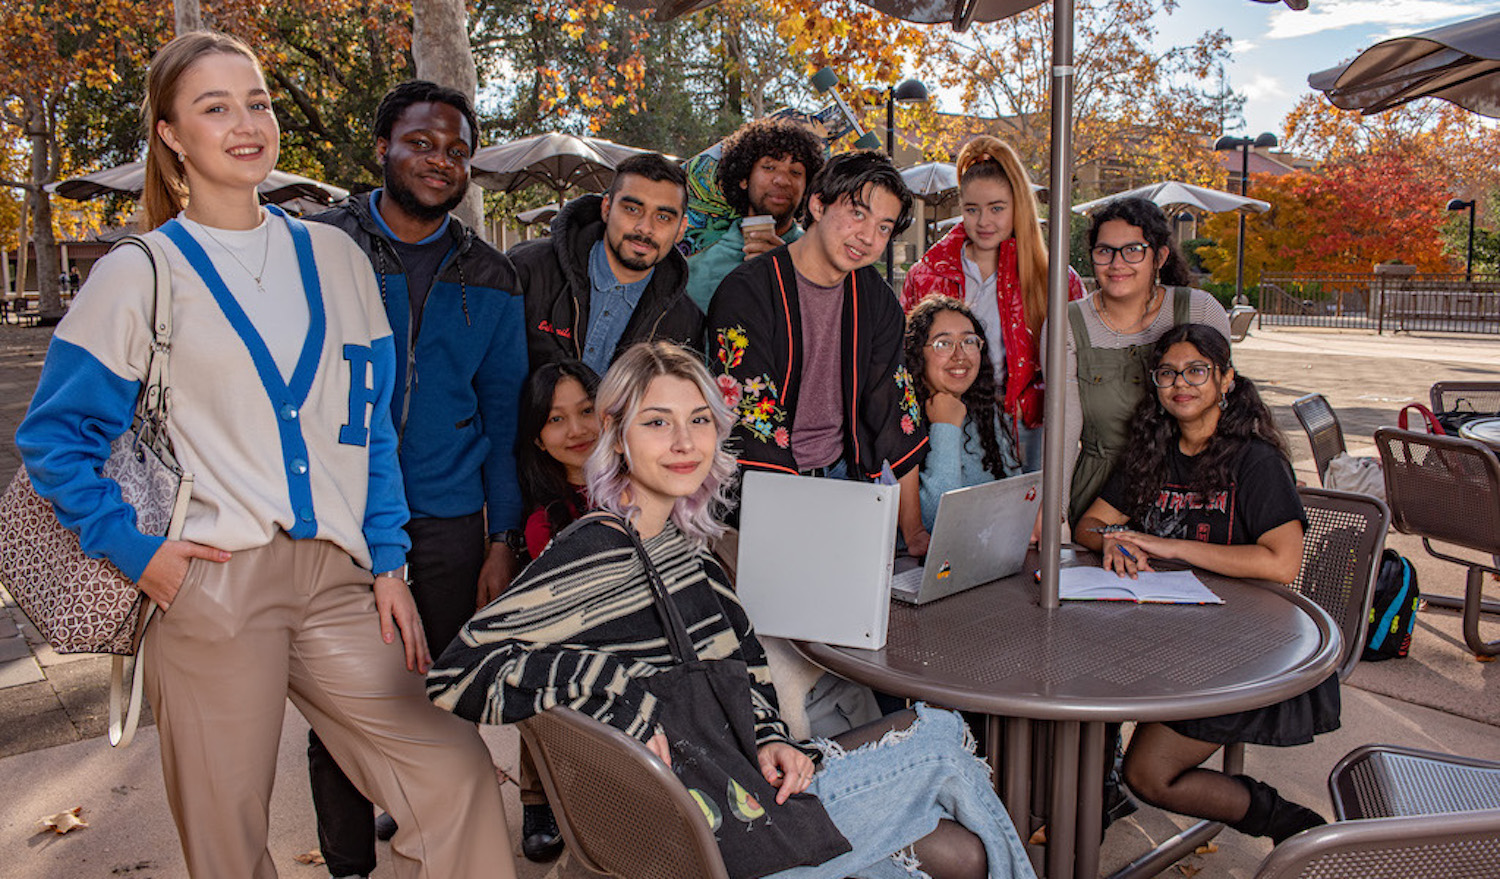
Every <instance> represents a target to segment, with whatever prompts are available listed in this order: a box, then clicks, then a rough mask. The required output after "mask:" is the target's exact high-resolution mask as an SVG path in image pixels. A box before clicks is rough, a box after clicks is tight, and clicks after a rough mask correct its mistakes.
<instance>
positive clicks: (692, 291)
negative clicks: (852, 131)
mask: <svg viewBox="0 0 1500 879" xmlns="http://www.w3.org/2000/svg"><path fill="white" fill-rule="evenodd" d="M822 167H823V142H822V140H820V139H819V138H818V136H817V135H815V134H813V133H812V132H811V131H808V130H807V129H806V128H804V127H802V126H801V125H799V124H797V123H796V122H793V121H791V120H789V119H757V120H755V121H753V122H747V123H745V124H744V125H742V126H740V128H739V130H738V131H736V132H735V133H734V134H731V135H729V136H728V137H726V138H725V139H724V143H723V146H722V147H720V154H719V171H718V174H719V188H720V189H721V190H722V191H723V193H724V200H725V201H727V202H729V206H730V207H732V208H734V210H735V213H738V214H739V215H740V219H738V220H735V221H734V222H733V223H732V224H731V225H730V226H729V228H728V229H726V230H725V231H724V234H723V235H722V236H721V237H720V238H719V239H718V240H717V241H715V242H714V243H713V244H710V245H709V246H708V247H706V248H704V249H703V250H700V251H698V252H697V253H695V254H693V255H692V256H691V257H689V258H688V270H689V274H688V295H689V296H691V297H692V298H693V301H694V302H696V303H697V304H698V307H699V308H701V309H703V311H704V312H705V313H707V311H708V303H709V302H710V301H711V300H712V299H713V296H714V291H715V290H717V289H718V288H719V282H720V281H723V280H724V276H725V275H727V274H729V273H730V272H731V271H733V270H734V269H735V267H736V266H738V265H739V264H740V263H742V262H744V261H745V260H748V259H750V258H751V257H756V256H760V255H761V254H762V253H766V252H767V251H771V250H775V249H776V248H778V247H780V246H782V245H783V244H791V243H792V242H793V241H796V240H797V239H798V238H800V237H802V227H801V226H799V225H798V224H797V220H796V216H797V212H798V211H800V210H801V209H802V196H803V194H804V193H805V192H806V191H807V181H809V180H811V179H812V178H813V177H816V176H817V174H818V171H819V169H821V168H822ZM745 217H771V218H772V219H773V220H774V221H775V224H774V225H773V226H762V227H759V228H757V229H755V230H752V231H750V232H746V230H745V228H744V226H745V221H744V218H745Z"/></svg>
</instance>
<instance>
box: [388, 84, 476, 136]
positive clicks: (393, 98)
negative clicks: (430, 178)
mask: <svg viewBox="0 0 1500 879" xmlns="http://www.w3.org/2000/svg"><path fill="white" fill-rule="evenodd" d="M413 104H447V105H448V106H450V107H452V108H453V109H455V110H457V111H458V113H459V115H460V116H462V117H464V121H465V122H468V123H469V149H470V150H471V151H472V150H475V149H478V148H479V116H478V115H476V114H475V113H474V105H473V104H471V103H470V102H469V96H468V95H465V94H464V93H463V92H460V91H457V90H455V89H450V88H448V87H446V86H441V85H438V84H437V83H435V82H428V81H427V80H425V79H409V80H407V81H406V82H403V83H401V84H400V85H398V86H396V87H395V88H393V89H391V90H390V91H388V92H386V93H385V97H383V98H381V99H380V104H379V106H377V107H376V108H375V121H374V123H373V124H372V125H371V128H372V130H373V131H374V132H375V139H376V140H387V141H388V140H390V139H391V132H392V131H393V130H395V128H396V122H397V121H399V120H400V119H401V114H403V113H405V112H406V108H407V107H410V106H411V105H413Z"/></svg>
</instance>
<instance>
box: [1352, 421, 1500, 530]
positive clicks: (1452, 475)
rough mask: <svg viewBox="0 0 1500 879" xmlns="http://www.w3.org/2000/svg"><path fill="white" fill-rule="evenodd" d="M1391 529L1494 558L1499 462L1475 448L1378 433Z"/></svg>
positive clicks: (1452, 440) (1449, 440) (1456, 441)
mask: <svg viewBox="0 0 1500 879" xmlns="http://www.w3.org/2000/svg"><path fill="white" fill-rule="evenodd" d="M1375 446H1376V448H1378V449H1379V450H1380V464H1381V467H1382V468H1383V470H1384V471H1385V497H1386V501H1387V502H1388V503H1389V504H1390V505H1391V524H1392V525H1394V526H1395V528H1396V530H1397V531H1400V532H1402V533H1404V534H1416V535H1419V536H1421V537H1426V538H1430V539H1432V540H1440V541H1443V542H1444V543H1452V544H1456V545H1458V546H1462V547H1466V548H1468V549H1473V550H1478V551H1480V552H1483V553H1486V554H1490V555H1494V554H1496V553H1500V459H1496V457H1495V453H1494V452H1492V451H1490V450H1489V449H1488V448H1487V447H1485V446H1484V445H1483V444H1481V443H1477V442H1474V441H1473V440H1466V439H1460V438H1458V437H1444V436H1432V435H1429V434H1426V433H1417V432H1413V431H1409V430H1396V429H1395V428H1390V427H1382V428H1380V429H1379V430H1376V431H1375Z"/></svg>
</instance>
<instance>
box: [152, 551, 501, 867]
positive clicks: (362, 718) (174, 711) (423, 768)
mask: <svg viewBox="0 0 1500 879" xmlns="http://www.w3.org/2000/svg"><path fill="white" fill-rule="evenodd" d="M370 587H371V576H370V572H369V571H366V570H364V569H363V568H361V567H359V566H358V565H357V564H356V563H355V562H354V560H353V559H351V558H350V557H349V555H348V554H347V553H345V552H343V551H342V550H340V549H339V548H338V547H336V546H334V545H333V544H330V543H327V542H325V541H315V540H292V539H291V538H290V537H288V536H286V535H285V534H279V535H278V536H277V537H276V538H275V539H274V540H273V541H272V542H271V543H270V544H268V545H266V546H263V547H260V548H258V549H252V550H242V551H240V552H237V553H235V554H234V557H233V558H232V559H231V560H230V561H229V562H227V563H224V564H215V563H213V562H206V561H203V560H200V559H194V560H193V561H192V563H191V566H190V567H189V569H188V574H187V578H186V579H185V580H184V581H183V584H182V589H181V591H180V592H179V593H178V595H177V600H176V601H174V602H173V603H172V607H171V610H170V611H168V612H167V613H165V614H161V615H159V616H158V617H157V619H156V621H155V622H154V623H152V626H151V628H150V630H149V631H148V632H147V635H146V639H145V642H144V644H143V647H142V654H143V656H144V658H145V662H146V687H147V695H148V697H149V698H150V700H151V708H152V711H153V712H154V713H155V715H156V723H157V727H158V729H159V730H160V733H161V757H162V772H163V775H164V776H165V780H166V788H167V800H168V802H169V803H170V804H171V807H172V816H173V818H174V819H175V820H176V822H177V831H178V833H179V835H180V836H181V838H182V848H183V853H184V855H185V856H186V858H187V864H188V871H189V873H190V874H191V875H192V876H194V877H196V879H239V877H244V879H269V877H274V876H276V875H277V874H276V868H275V866H274V865H273V863H272V860H271V854H270V852H269V851H268V850H267V848H266V833H267V821H268V818H267V812H268V808H269V804H270V800H271V784H272V780H273V779H274V777H275V773H276V749H277V745H278V744H279V742H280V739H281V727H282V720H283V714H284V712H285V710H286V700H287V698H288V697H290V698H291V700H292V703H293V704H294V705H296V707H297V709H298V710H299V711H301V712H302V714H303V716H304V717H306V718H307V720H308V722H309V723H311V724H312V726H313V728H314V729H316V730H317V732H318V735H319V736H320V737H322V739H323V741H324V742H325V743H327V745H328V750H329V751H330V752H331V753H332V754H333V756H334V758H335V759H336V760H338V762H339V765H340V766H342V767H343V768H344V769H345V771H346V772H347V774H348V776H349V779H350V780H351V781H353V782H354V784H355V786H356V787H358V788H359V789H360V791H361V792H363V793H364V794H365V796H367V797H369V798H370V799H371V800H373V801H374V802H376V803H378V804H379V805H380V806H381V807H383V808H384V809H385V810H386V811H388V812H390V813H391V815H392V817H394V818H395V819H396V822H397V825H398V826H399V828H400V829H399V830H398V831H397V833H396V836H395V838H394V839H393V840H391V854H392V858H393V862H394V864H393V865H394V867H395V872H396V875H397V876H399V877H402V879H408V877H410V879H416V877H426V879H463V877H480V876H483V877H486V879H489V877H502V879H505V877H514V876H515V872H514V860H513V858H512V855H511V852H510V843H509V839H510V833H509V831H508V830H507V828H506V825H505V815H504V812H503V810H502V806H501V803H500V789H499V785H498V784H497V783H496V780H495V772H494V769H493V768H492V765H491V762H490V756H489V752H488V750H487V749H486V748H485V746H484V742H483V741H482V740H481V739H480V738H479V734H478V732H477V731H476V730H475V728H474V726H473V725H472V724H469V723H466V722H464V721H462V720H459V719H458V718H457V717H454V716H453V715H451V714H449V713H447V712H445V711H442V710H440V709H438V708H436V707H434V706H433V705H432V703H430V702H428V701H427V698H426V695H425V692H424V688H423V680H422V677H421V676H420V675H417V674H413V673H411V672H408V671H407V670H406V665H405V658H404V653H403V651H402V647H401V642H400V639H399V638H397V639H396V642H395V643H393V644H386V643H385V642H384V641H383V640H382V639H381V637H380V625H379V620H378V618H377V615H376V612H375V600H374V594H373V592H372V591H371V588H370Z"/></svg>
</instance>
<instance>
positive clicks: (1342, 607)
mask: <svg viewBox="0 0 1500 879" xmlns="http://www.w3.org/2000/svg"><path fill="white" fill-rule="evenodd" d="M1297 494H1298V495H1300V496H1301V498H1302V507H1303V509H1304V510H1306V511H1307V531H1306V532H1305V536H1304V539H1303V543H1302V570H1301V571H1299V572H1298V573H1297V579H1295V580H1293V581H1292V582H1291V584H1290V588H1291V589H1292V590H1293V591H1295V592H1300V593H1302V594H1303V595H1305V596H1307V597H1308V598H1310V599H1312V600H1313V601H1314V602H1316V603H1317V605H1318V606H1319V607H1321V608H1323V609H1324V610H1326V611H1328V615H1329V616H1331V617H1333V619H1334V621H1335V622H1336V623H1338V626H1339V633H1340V634H1341V635H1343V636H1344V655H1343V658H1342V660H1341V661H1340V662H1339V677H1340V678H1346V677H1348V676H1349V673H1350V672H1351V671H1353V670H1354V665H1355V663H1357V662H1359V656H1360V653H1361V652H1363V651H1364V649H1365V634H1366V631H1367V624H1368V622H1369V618H1370V601H1371V599H1372V598H1373V596H1374V594H1375V576H1376V574H1377V573H1379V570H1380V553H1381V550H1383V549H1384V548H1385V533H1386V527H1387V526H1388V525H1389V523H1390V518H1391V514H1390V511H1389V510H1387V509H1386V506H1385V503H1384V502H1382V501H1381V500H1380V499H1379V498H1377V497H1373V496H1371V495H1367V494H1355V493H1353V492H1348V491H1334V490H1332V489H1328V488H1299V489H1297Z"/></svg>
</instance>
